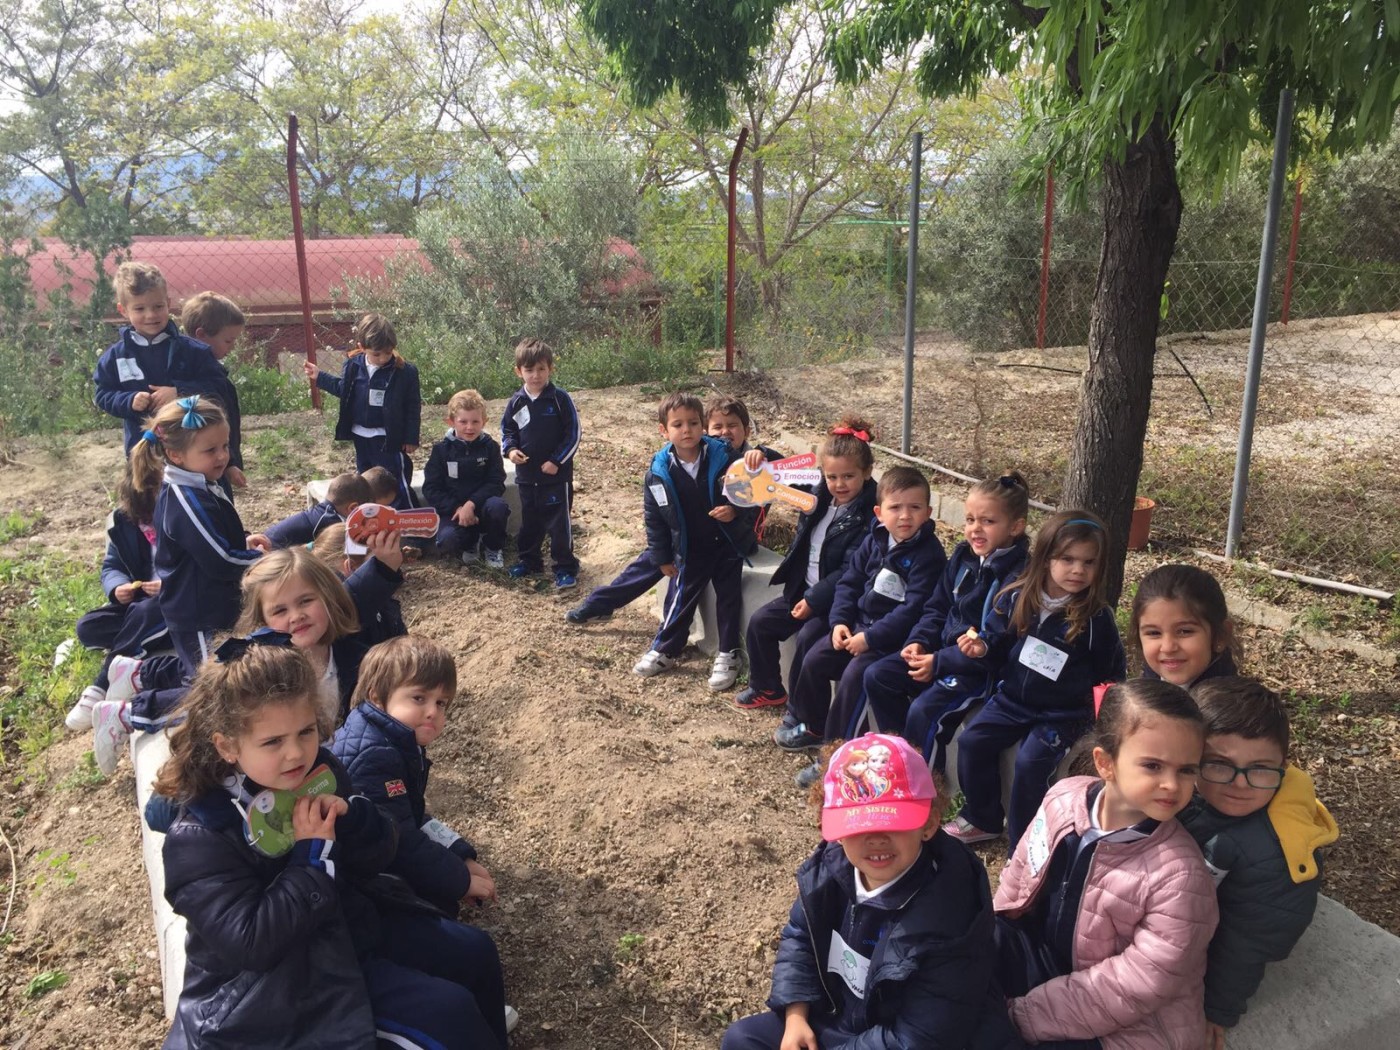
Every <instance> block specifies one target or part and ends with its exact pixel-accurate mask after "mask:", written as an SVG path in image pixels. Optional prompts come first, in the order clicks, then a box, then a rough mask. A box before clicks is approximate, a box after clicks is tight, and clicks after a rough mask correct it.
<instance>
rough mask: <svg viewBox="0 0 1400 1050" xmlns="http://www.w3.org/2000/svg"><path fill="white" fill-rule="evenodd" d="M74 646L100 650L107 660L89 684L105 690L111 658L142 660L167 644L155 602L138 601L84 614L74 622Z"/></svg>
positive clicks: (162, 619)
mask: <svg viewBox="0 0 1400 1050" xmlns="http://www.w3.org/2000/svg"><path fill="white" fill-rule="evenodd" d="M77 633H78V642H79V643H80V644H81V645H82V646H83V648H85V649H103V650H106V652H107V657H106V659H104V660H103V661H102V669H101V670H100V671H98V672H97V677H96V678H94V679H93V684H94V685H96V686H98V687H100V688H102V689H106V688H107V686H108V684H109V682H108V680H107V668H108V667H109V666H110V665H111V663H112V657H114V656H144V655H145V654H146V653H147V652H148V651H149V650H151V649H153V648H157V647H163V646H165V645H168V644H169V643H170V638H169V631H168V629H167V628H166V626H165V617H164V616H162V615H161V612H160V604H159V603H158V602H157V601H156V599H155V598H140V599H137V600H136V601H134V602H130V603H128V604H126V605H122V604H121V603H120V602H110V603H108V604H107V605H104V606H102V608H100V609H93V610H92V611H91V612H88V613H84V614H83V615H82V617H81V618H80V619H79V620H78V628H77Z"/></svg>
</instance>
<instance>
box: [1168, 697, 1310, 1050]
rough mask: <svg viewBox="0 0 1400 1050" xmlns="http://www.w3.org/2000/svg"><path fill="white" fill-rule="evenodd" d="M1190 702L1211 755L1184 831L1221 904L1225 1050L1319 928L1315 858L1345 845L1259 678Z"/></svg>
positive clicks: (1210, 1006)
mask: <svg viewBox="0 0 1400 1050" xmlns="http://www.w3.org/2000/svg"><path fill="white" fill-rule="evenodd" d="M1191 696H1192V697H1193V698H1194V699H1195V701H1196V703H1197V704H1198V705H1199V706H1200V709H1201V714H1202V715H1204V716H1205V722H1206V747H1205V755H1204V757H1203V758H1202V760H1201V775H1200V777H1199V779H1198V780H1197V782H1196V798H1195V799H1194V800H1193V801H1192V803H1191V804H1190V805H1189V806H1187V807H1186V810H1185V812H1183V813H1182V815H1181V822H1182V823H1183V824H1184V825H1185V826H1186V830H1187V831H1189V832H1190V833H1191V836H1192V838H1194V839H1195V840H1196V842H1197V843H1198V844H1199V845H1200V847H1201V850H1202V852H1203V853H1204V854H1205V858H1206V865H1207V866H1208V867H1209V868H1210V872H1211V874H1212V875H1213V876H1214V878H1215V889H1216V897H1217V899H1218V901H1219V903H1220V926H1219V928H1218V929H1217V930H1216V931H1215V936H1214V937H1213V938H1212V939H1211V942H1210V954H1209V956H1208V961H1207V964H1206V1020H1207V1021H1208V1022H1210V1033H1211V1043H1210V1046H1212V1047H1214V1048H1216V1050H1219V1048H1221V1047H1223V1046H1224V1045H1225V1031H1226V1029H1229V1028H1233V1027H1234V1026H1235V1025H1236V1024H1237V1023H1238V1022H1239V1019H1240V1017H1241V1016H1243V1014H1244V1012H1245V1006H1246V1004H1247V1003H1248V1001H1249V997H1250V996H1252V995H1253V994H1254V993H1255V992H1256V991H1257V990H1258V989H1259V982H1260V981H1262V980H1263V979H1264V968H1265V966H1266V965H1267V964H1268V963H1271V962H1277V961H1278V960H1280V959H1286V958H1288V953H1289V952H1291V951H1292V950H1293V946H1294V945H1295V944H1297V943H1298V938H1299V937H1301V936H1302V935H1303V931H1304V930H1306V929H1307V928H1308V924H1309V923H1310V922H1312V917H1313V911H1314V909H1315V908H1316V907H1317V894H1318V890H1319V885H1320V883H1321V881H1322V860H1321V858H1320V857H1319V856H1318V854H1317V850H1318V849H1319V848H1320V847H1322V846H1326V845H1328V844H1329V843H1332V842H1335V841H1336V840H1337V824H1336V821H1334V820H1333V819H1332V815H1331V814H1330V813H1328V812H1327V809H1326V807H1324V806H1323V805H1322V803H1321V802H1319V801H1318V800H1317V796H1316V795H1315V794H1314V793H1313V786H1312V779H1311V778H1310V777H1309V776H1308V775H1307V773H1305V772H1303V770H1301V769H1299V768H1298V767H1297V766H1295V765H1292V764H1291V763H1289V761H1288V712H1287V710H1286V709H1285V708H1284V706H1283V702H1282V701H1281V700H1280V699H1279V698H1278V696H1277V694H1275V693H1273V692H1272V691H1270V690H1269V689H1266V688H1265V687H1264V686H1263V685H1261V684H1260V683H1259V682H1256V681H1254V680H1253V679H1252V678H1209V679H1207V680H1206V681H1203V682H1201V683H1200V684H1199V685H1197V686H1195V687H1194V688H1193V689H1192V690H1191Z"/></svg>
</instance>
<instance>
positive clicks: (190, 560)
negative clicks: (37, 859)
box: [92, 395, 262, 776]
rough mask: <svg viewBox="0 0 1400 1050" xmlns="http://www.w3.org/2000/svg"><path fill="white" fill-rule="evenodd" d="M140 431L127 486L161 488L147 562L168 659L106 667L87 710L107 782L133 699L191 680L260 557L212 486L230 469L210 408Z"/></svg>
mask: <svg viewBox="0 0 1400 1050" xmlns="http://www.w3.org/2000/svg"><path fill="white" fill-rule="evenodd" d="M146 424H147V425H146V429H145V431H144V432H143V433H142V435H141V440H139V441H138V442H136V444H135V446H134V447H133V448H132V450H131V456H130V465H131V478H132V484H133V485H135V486H136V487H137V488H138V490H140V491H143V492H149V491H151V490H153V489H154V488H155V487H156V486H159V489H160V495H159V496H157V497H156V510H155V530H156V546H155V556H154V558H153V559H152V564H153V566H154V569H155V573H156V576H157V578H159V580H160V593H159V594H158V595H157V601H158V602H159V605H160V612H161V615H162V616H163V617H164V618H165V622H166V624H167V626H168V627H169V631H170V641H171V644H172V645H173V646H174V649H175V655H174V656H173V657H156V658H154V659H151V660H140V659H136V658H128V657H122V656H119V657H115V658H113V659H112V660H111V662H110V665H109V667H108V677H109V679H110V681H109V685H108V689H107V695H106V698H105V699H104V700H102V701H99V702H98V703H96V704H94V705H93V708H92V727H93V756H94V758H95V759H96V761H97V767H98V769H99V770H101V771H102V772H103V773H105V774H107V775H109V776H110V775H111V774H112V773H113V772H114V771H115V770H116V768H117V761H118V759H119V757H120V755H121V752H122V750H123V748H124V747H125V745H126V740H127V736H128V734H129V733H130V732H131V729H132V721H131V716H132V709H131V704H130V699H131V697H132V696H133V694H135V693H136V692H137V691H138V690H142V689H145V690H150V689H170V688H177V687H180V686H181V685H182V683H183V682H186V681H188V680H189V679H191V678H193V677H194V674H195V672H196V671H197V670H198V669H199V665H200V664H201V663H202V662H203V661H204V659H205V658H206V657H207V656H208V655H209V652H210V648H211V644H212V639H213V635H214V633H215V632H216V631H225V630H228V629H229V628H230V627H232V626H233V623H234V621H235V620H236V619H237V618H238V608H239V590H238V585H239V581H240V580H242V578H243V573H244V572H245V571H246V570H247V569H248V567H249V566H250V565H252V564H253V563H254V562H256V561H257V560H258V559H259V558H260V557H262V553H261V552H260V551H255V550H249V549H248V546H247V543H246V540H247V534H246V532H245V531H244V529H243V522H242V520H241V519H240V518H239V516H238V511H237V510H235V509H234V506H233V501H232V500H230V499H229V497H228V495H227V494H226V493H225V492H224V490H223V489H222V488H220V487H219V481H220V479H221V478H222V477H223V475H224V471H225V469H227V467H228V463H229V428H228V420H227V417H226V416H225V415H224V412H223V409H222V408H220V407H219V405H218V403H217V402H213V401H209V400H208V399H205V398H201V397H200V396H198V395H193V396H191V397H183V398H180V399H179V400H178V401H172V402H171V403H170V404H168V405H166V406H165V407H164V408H162V409H161V410H160V411H159V412H157V413H156V414H155V415H154V416H152V417H150V418H149V419H148V420H147V421H146Z"/></svg>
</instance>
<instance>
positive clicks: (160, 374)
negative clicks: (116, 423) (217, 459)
mask: <svg viewBox="0 0 1400 1050" xmlns="http://www.w3.org/2000/svg"><path fill="white" fill-rule="evenodd" d="M116 286H117V287H116V290H117V310H118V311H119V312H120V313H121V315H122V316H123V317H125V318H126V319H127V324H126V325H125V326H124V327H123V328H122V330H121V331H120V332H119V333H118V337H117V341H116V342H115V343H113V344H112V345H111V346H110V347H108V348H107V350H106V351H105V352H104V353H103V354H102V356H101V357H100V358H98V361H97V368H96V370H95V371H94V372H93V374H92V382H93V385H94V386H95V387H96V390H97V392H96V396H95V400H96V402H97V407H98V408H100V409H102V411H104V412H106V413H107V414H108V415H112V416H116V417H117V418H118V419H120V420H122V421H123V423H122V430H123V448H124V450H125V452H126V453H127V455H130V454H131V450H132V449H133V448H135V447H136V444H137V442H139V441H140V440H141V434H142V432H143V431H144V430H145V419H146V417H147V416H152V415H155V414H156V413H157V412H158V411H159V410H160V409H162V408H164V407H166V406H167V405H169V404H170V403H171V402H173V401H174V400H175V399H176V398H180V397H189V396H190V395H192V394H199V395H203V396H204V397H206V398H212V399H213V400H215V401H217V402H218V403H219V407H220V408H222V409H223V414H224V421H225V423H226V424H227V425H228V427H229V459H228V464H227V466H226V469H225V472H224V474H226V475H227V478H225V477H224V474H221V475H220V478H219V480H220V482H221V485H222V487H223V489H224V491H225V492H226V493H228V492H230V489H229V487H228V483H229V482H230V481H231V482H232V483H233V484H235V485H238V486H239V487H242V485H244V484H245V479H244V477H243V471H242V469H241V467H242V464H243V457H242V453H241V451H240V442H239V411H238V394H237V391H236V390H235V388H234V386H233V383H232V382H230V380H229V377H228V371H227V370H226V369H225V368H224V366H223V365H221V364H220V363H219V362H218V360H217V359H216V358H215V357H214V354H213V352H212V351H211V350H210V348H209V346H208V344H206V343H202V342H199V341H198V340H196V339H192V338H190V337H189V336H187V335H181V334H180V329H179V328H178V327H177V326H176V324H175V322H174V321H172V320H171V319H170V296H169V293H168V292H167V291H166V287H165V277H164V276H162V274H161V272H160V270H159V269H158V268H156V267H155V266H152V265H150V264H149V263H135V262H128V263H122V265H121V266H120V267H118V268H117V277H116Z"/></svg>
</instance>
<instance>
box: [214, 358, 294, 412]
mask: <svg viewBox="0 0 1400 1050" xmlns="http://www.w3.org/2000/svg"><path fill="white" fill-rule="evenodd" d="M229 376H230V378H231V379H232V380H233V385H234V386H235V387H237V389H238V407H239V409H240V411H242V413H243V415H245V416H263V415H276V414H278V413H281V412H300V411H302V410H303V409H307V408H310V407H311V392H310V390H309V388H308V387H307V383H306V379H305V377H303V376H301V375H298V374H296V373H293V372H283V371H282V370H281V369H277V368H268V367H267V366H266V365H256V364H237V365H234V366H233V368H231V369H230V370H229Z"/></svg>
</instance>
